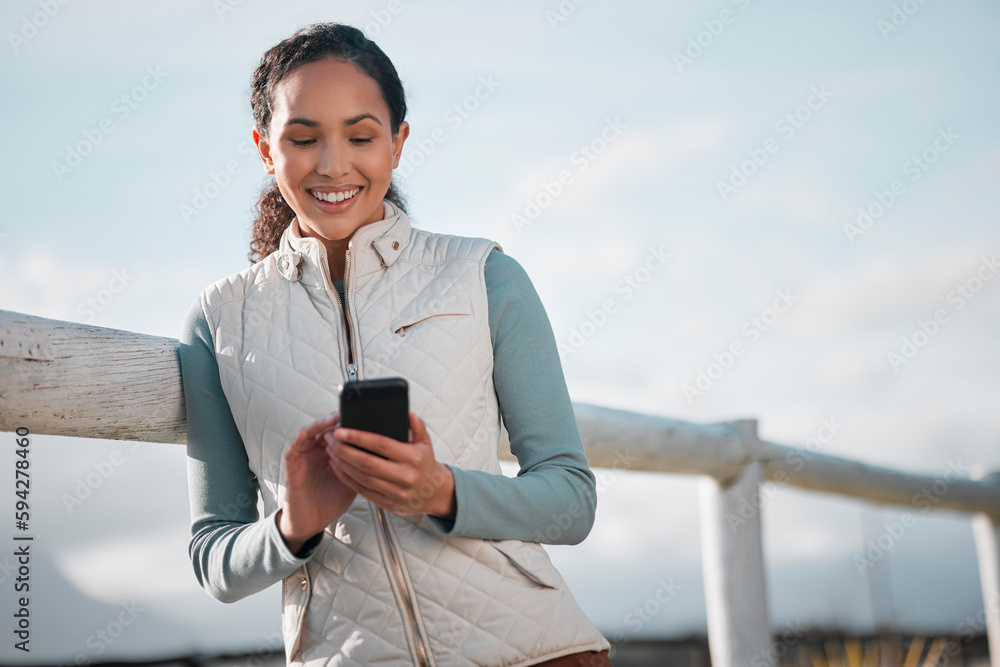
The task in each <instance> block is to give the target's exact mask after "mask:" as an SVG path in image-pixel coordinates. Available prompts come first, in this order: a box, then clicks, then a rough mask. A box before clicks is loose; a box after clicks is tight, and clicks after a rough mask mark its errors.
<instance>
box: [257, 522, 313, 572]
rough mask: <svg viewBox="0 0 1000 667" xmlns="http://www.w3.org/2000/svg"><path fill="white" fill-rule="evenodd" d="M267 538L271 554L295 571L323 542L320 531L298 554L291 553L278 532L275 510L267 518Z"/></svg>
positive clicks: (306, 542) (307, 541)
mask: <svg viewBox="0 0 1000 667" xmlns="http://www.w3.org/2000/svg"><path fill="white" fill-rule="evenodd" d="M267 538H268V541H269V542H270V543H271V550H272V552H273V553H275V554H277V556H278V558H279V559H280V561H281V563H282V564H283V565H288V566H289V567H291V569H292V570H296V569H298V568H299V567H301V566H302V565H303V564H305V562H306V561H308V560H309V559H310V558H312V557H313V556H314V555H315V554H316V549H317V548H318V547H319V543H320V542H322V541H323V533H322V531H321V532H318V533H316V534H315V535H313V536H312V537H310V538H309V539H308V540H306V541H305V543H304V544H303V545H302V547H301V548H300V549H299V550H298V552H296V553H292V550H291V549H289V548H288V545H287V544H285V538H283V537H282V536H281V531H279V530H278V510H275V511H274V514H272V515H271V516H269V517H268V518H267Z"/></svg>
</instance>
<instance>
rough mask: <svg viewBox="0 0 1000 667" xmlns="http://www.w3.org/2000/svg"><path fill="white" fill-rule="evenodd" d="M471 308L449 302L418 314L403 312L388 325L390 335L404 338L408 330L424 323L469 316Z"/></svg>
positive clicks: (467, 305)
mask: <svg viewBox="0 0 1000 667" xmlns="http://www.w3.org/2000/svg"><path fill="white" fill-rule="evenodd" d="M471 314H472V306H471V305H470V304H468V303H462V302H451V303H446V304H444V303H442V304H440V305H438V306H437V307H433V308H427V309H424V310H421V311H419V312H413V311H407V310H404V311H403V312H402V313H400V314H399V315H397V316H396V317H395V318H394V319H393V320H392V323H391V324H390V325H389V328H390V330H391V331H392V333H394V334H397V335H399V336H406V334H407V333H408V332H409V330H410V329H411V328H412V327H414V326H416V325H418V324H422V323H425V322H428V321H430V322H431V323H433V322H435V321H439V322H442V323H443V322H444V319H445V318H448V317H453V316H459V315H471Z"/></svg>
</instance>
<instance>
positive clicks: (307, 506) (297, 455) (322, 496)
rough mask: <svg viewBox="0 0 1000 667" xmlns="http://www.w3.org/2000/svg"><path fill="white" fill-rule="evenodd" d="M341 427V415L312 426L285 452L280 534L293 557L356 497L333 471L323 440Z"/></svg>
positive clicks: (300, 432)
mask: <svg viewBox="0 0 1000 667" xmlns="http://www.w3.org/2000/svg"><path fill="white" fill-rule="evenodd" d="M339 423H340V415H339V414H333V415H331V416H329V417H327V418H326V419H321V420H320V421H317V422H313V423H312V424H310V425H309V426H306V427H305V428H304V429H302V430H301V431H299V434H298V435H297V436H296V437H295V439H294V440H292V444H291V445H290V446H289V447H288V449H287V450H286V451H285V499H284V502H282V504H281V509H280V510H278V532H280V533H281V536H282V537H283V538H284V540H285V543H286V544H287V545H288V548H289V549H291V551H292V553H296V552H298V550H299V549H301V548H302V545H303V544H304V543H305V542H306V541H307V540H308V539H309V538H311V537H312V536H314V535H315V534H316V533H319V532H321V531H322V530H323V529H324V528H326V527H327V526H329V525H330V524H331V523H333V522H334V521H335V520H336V519H337V517H339V516H340V515H342V514H343V513H344V512H346V511H347V508H348V507H350V506H351V503H352V502H354V498H355V497H357V494H356V493H355V492H354V490H353V489H351V488H350V487H348V486H345V485H344V483H343V482H341V481H340V479H339V478H338V477H337V475H336V473H335V472H334V470H333V468H332V467H331V465H332V462H331V460H330V455H329V454H327V451H326V442H325V441H324V440H323V434H324V433H326V432H328V431H329V430H331V429H333V428H336V426H337V425H338V424H339Z"/></svg>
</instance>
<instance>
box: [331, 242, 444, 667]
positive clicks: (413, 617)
mask: <svg viewBox="0 0 1000 667" xmlns="http://www.w3.org/2000/svg"><path fill="white" fill-rule="evenodd" d="M351 245H352V244H351V243H348V245H347V252H346V253H345V258H344V303H343V304H342V303H341V301H340V295H339V294H337V290H336V288H334V290H333V297H334V300H335V301H336V302H337V309H338V310H339V311H341V312H343V313H344V315H345V316H346V317H347V335H348V337H349V339H350V343H349V344H348V346H347V355H348V358H347V381H348V382H356V381H357V380H358V364H357V357H356V356H355V354H354V350H353V346H354V341H355V340H357V337H356V336H355V335H354V331H353V327H352V326H351V310H350V308H348V307H347V303H346V301H347V285H348V283H347V277H348V275H349V272H350V268H351ZM323 271H324V273H326V279H327V284H329V285H333V279H332V278H331V276H330V265H329V263H328V262H323ZM375 514H376V516H378V522H379V527H380V528H381V529H382V534H383V536H384V537H385V547H386V553H388V554H389V560H390V561H391V563H392V571H393V573H394V574H395V575H396V577H395V578H396V585H397V586H399V593H400V597H402V598H403V607H404V608H405V609H404V617H405V619H406V620H407V621H408V622H409V626H410V630H411V632H412V634H413V643H414V644H415V645H416V647H417V656H418V658H419V661H420V664H419V667H429V665H430V662H429V661H428V659H427V646H426V643H425V641H424V638H423V636H422V635H421V634H420V626H419V624H418V623H417V611H416V608H415V607H414V606H413V597H412V595H411V593H410V589H409V588H408V587H407V585H406V578H405V577H404V576H403V564H402V561H401V559H400V558H399V556H398V555H397V554H396V550H395V546H394V545H393V542H392V536H391V535H390V533H389V522H388V521H386V519H385V513H384V512H383V511H382V508H381V507H378V506H375Z"/></svg>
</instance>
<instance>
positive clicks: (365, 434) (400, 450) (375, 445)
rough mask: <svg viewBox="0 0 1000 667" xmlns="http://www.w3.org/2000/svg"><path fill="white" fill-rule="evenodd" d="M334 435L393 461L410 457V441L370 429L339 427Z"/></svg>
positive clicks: (338, 438) (406, 459)
mask: <svg viewBox="0 0 1000 667" xmlns="http://www.w3.org/2000/svg"><path fill="white" fill-rule="evenodd" d="M333 437H334V438H336V439H337V440H340V441H342V442H347V443H350V444H352V445H356V446H358V447H360V448H361V449H364V450H367V451H369V452H372V453H374V454H378V455H379V456H383V457H385V458H387V459H389V460H392V461H399V460H404V461H408V460H409V459H410V457H408V456H407V454H409V453H410V452H409V449H410V448H409V447H408V445H409V443H401V442H399V441H398V440H393V439H392V438H390V437H388V436H385V435H380V434H378V433H372V432H370V431H359V430H358V429H354V428H338V429H336V430H335V431H334V432H333ZM328 440H329V438H328Z"/></svg>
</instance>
